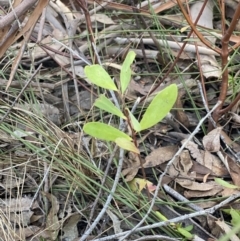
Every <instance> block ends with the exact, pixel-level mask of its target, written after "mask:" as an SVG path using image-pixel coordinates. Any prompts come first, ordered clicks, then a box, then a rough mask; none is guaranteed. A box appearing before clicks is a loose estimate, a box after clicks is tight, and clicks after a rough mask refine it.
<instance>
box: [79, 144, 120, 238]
mask: <svg viewBox="0 0 240 241" xmlns="http://www.w3.org/2000/svg"><path fill="white" fill-rule="evenodd" d="M123 160H124V150H123V149H122V148H121V149H120V154H119V163H118V167H117V173H116V176H115V180H114V183H113V186H112V189H111V191H110V194H109V195H108V198H107V200H106V202H105V204H104V206H103V208H102V210H101V212H100V213H99V214H98V216H97V217H96V219H95V220H94V222H93V223H92V224H91V226H90V227H89V229H88V230H87V231H86V232H85V233H84V234H83V235H82V237H81V238H80V239H79V240H78V241H85V240H86V238H87V237H88V236H89V235H90V234H91V233H92V231H93V230H94V228H95V227H96V226H97V224H98V223H99V221H100V220H101V218H102V216H103V215H104V213H105V212H106V210H107V208H108V206H109V204H110V202H111V201H112V198H113V194H114V193H115V191H116V188H117V185H118V182H119V179H120V177H121V171H122V165H123Z"/></svg>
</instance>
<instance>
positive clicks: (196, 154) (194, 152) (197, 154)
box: [181, 140, 204, 165]
mask: <svg viewBox="0 0 240 241" xmlns="http://www.w3.org/2000/svg"><path fill="white" fill-rule="evenodd" d="M185 141H187V140H182V142H181V143H182V144H184V143H185ZM185 148H186V149H188V150H189V151H190V153H191V156H192V157H193V158H194V159H195V160H196V161H197V162H198V163H200V164H201V165H203V164H204V163H203V154H204V153H203V152H202V151H201V150H199V149H198V146H197V145H196V144H195V143H194V142H192V141H188V143H187V145H186V146H185Z"/></svg>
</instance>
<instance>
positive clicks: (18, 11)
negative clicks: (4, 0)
mask: <svg viewBox="0 0 240 241" xmlns="http://www.w3.org/2000/svg"><path fill="white" fill-rule="evenodd" d="M37 1H38V0H25V1H23V2H22V3H20V4H19V5H18V6H17V7H16V8H14V11H12V12H10V13H8V14H7V15H5V16H3V17H2V18H1V21H0V29H3V28H5V27H6V26H8V25H10V24H11V23H12V22H13V21H14V20H15V19H16V17H18V18H19V17H20V16H22V15H23V14H24V13H26V12H27V11H28V10H29V9H30V8H31V7H32V6H33V5H34V4H35V3H36V2H37Z"/></svg>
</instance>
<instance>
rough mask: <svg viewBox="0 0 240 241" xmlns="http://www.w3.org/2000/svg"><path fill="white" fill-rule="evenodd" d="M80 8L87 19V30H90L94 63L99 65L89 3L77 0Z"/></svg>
mask: <svg viewBox="0 0 240 241" xmlns="http://www.w3.org/2000/svg"><path fill="white" fill-rule="evenodd" d="M77 2H78V4H79V6H80V7H81V8H82V10H83V12H84V15H85V19H86V25H87V29H88V33H89V37H90V40H91V47H92V53H93V55H94V56H93V63H94V64H97V63H98V61H97V59H96V55H95V50H94V47H93V44H94V43H95V39H94V37H93V36H94V35H93V30H92V24H91V19H90V14H89V11H88V8H87V3H86V2H85V1H84V0H77Z"/></svg>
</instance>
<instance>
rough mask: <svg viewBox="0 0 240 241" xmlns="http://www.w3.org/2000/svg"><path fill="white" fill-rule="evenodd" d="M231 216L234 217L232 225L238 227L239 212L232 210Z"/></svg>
mask: <svg viewBox="0 0 240 241" xmlns="http://www.w3.org/2000/svg"><path fill="white" fill-rule="evenodd" d="M230 215H231V217H232V220H231V223H232V225H233V226H234V227H235V226H237V224H239V221H240V215H239V212H237V210H235V209H233V208H231V211H230Z"/></svg>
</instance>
